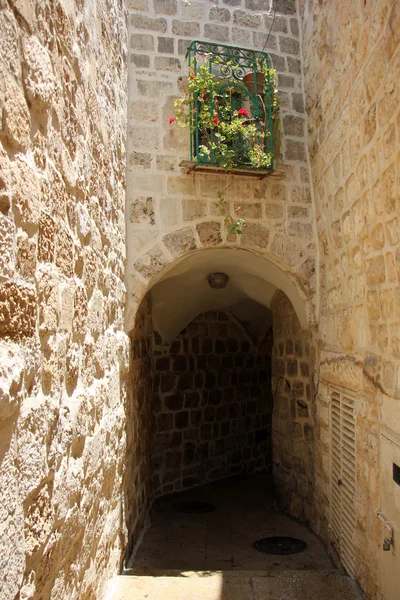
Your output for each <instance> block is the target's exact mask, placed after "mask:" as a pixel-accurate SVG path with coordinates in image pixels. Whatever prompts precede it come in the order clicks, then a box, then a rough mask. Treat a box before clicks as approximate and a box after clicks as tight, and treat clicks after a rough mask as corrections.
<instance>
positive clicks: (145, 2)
mask: <svg viewBox="0 0 400 600" xmlns="http://www.w3.org/2000/svg"><path fill="white" fill-rule="evenodd" d="M128 8H129V9H130V10H149V0H128Z"/></svg>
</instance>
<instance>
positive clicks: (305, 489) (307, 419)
mask: <svg viewBox="0 0 400 600" xmlns="http://www.w3.org/2000/svg"><path fill="white" fill-rule="evenodd" d="M271 309H272V315H273V319H272V323H273V340H274V345H273V351H272V392H273V395H274V405H273V417H272V444H273V476H274V486H275V489H276V493H277V495H278V499H279V503H280V506H281V507H282V508H283V509H284V510H287V511H289V512H290V514H291V515H293V516H294V517H297V518H299V519H302V520H305V521H307V522H308V523H309V522H310V521H311V517H312V503H313V487H314V485H313V484H314V418H313V413H314V408H315V407H314V393H313V387H312V369H313V365H314V356H313V354H314V350H313V347H312V344H311V338H310V333H309V332H307V331H303V330H302V329H301V327H300V324H299V320H298V318H297V316H296V313H295V311H294V309H293V306H292V305H291V303H290V301H289V299H288V298H287V297H286V296H285V294H284V293H283V292H280V291H279V292H276V293H275V296H274V298H273V300H272V303H271Z"/></svg>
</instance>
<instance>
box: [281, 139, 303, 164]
mask: <svg viewBox="0 0 400 600" xmlns="http://www.w3.org/2000/svg"><path fill="white" fill-rule="evenodd" d="M284 156H285V159H286V160H301V161H303V162H305V161H306V151H305V147H304V143H303V142H297V141H295V140H290V139H286V140H285V142H284Z"/></svg>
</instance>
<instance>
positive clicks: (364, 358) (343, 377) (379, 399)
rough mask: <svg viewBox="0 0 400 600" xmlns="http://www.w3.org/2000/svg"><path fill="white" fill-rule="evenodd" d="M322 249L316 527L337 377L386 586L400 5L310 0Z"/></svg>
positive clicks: (366, 550) (361, 503) (365, 546)
mask: <svg viewBox="0 0 400 600" xmlns="http://www.w3.org/2000/svg"><path fill="white" fill-rule="evenodd" d="M300 12H301V15H302V29H303V58H304V74H305V81H304V87H305V90H307V100H306V108H307V113H308V131H309V150H310V159H311V170H312V174H313V190H314V197H315V205H316V211H317V214H316V216H317V229H318V240H319V248H320V272H319V279H320V293H319V297H320V328H319V336H320V344H319V346H320V351H319V356H318V362H317V369H318V370H319V373H320V385H319V394H318V402H317V405H318V411H317V416H318V429H317V436H316V440H317V456H318V457H319V458H318V460H317V462H316V486H317V487H316V501H315V505H316V507H317V511H316V515H315V524H316V525H315V526H316V528H317V530H319V531H320V532H321V533H322V535H324V537H325V539H326V540H329V529H328V526H329V520H330V513H329V482H330V473H329V403H330V394H331V385H332V384H335V385H339V386H341V387H342V388H344V389H348V390H351V391H352V392H354V393H355V395H356V420H357V421H356V422H357V430H356V440H357V449H356V451H357V469H356V470H357V481H356V487H357V497H356V519H357V522H356V532H355V545H356V577H357V579H358V581H359V582H360V584H361V586H362V588H363V589H364V590H365V591H366V593H367V595H368V597H369V598H375V597H376V594H377V593H378V588H379V574H378V568H379V557H380V554H382V552H381V543H382V537H381V535H382V533H381V526H380V524H379V523H378V522H377V519H376V518H375V517H374V511H375V510H376V509H377V507H378V506H379V505H380V498H381V493H382V494H384V493H385V492H384V491H383V490H382V491H381V489H380V472H381V467H380V455H379V445H380V444H379V442H380V439H379V438H380V434H381V432H382V430H383V429H384V428H387V429H390V430H392V431H393V432H394V433H395V434H399V433H400V424H399V419H398V418H397V412H398V397H399V379H398V373H399V368H400V341H399V340H400V293H399V280H400V271H399V265H400V250H399V242H400V227H399V214H400V204H399V197H400V196H399V183H400V170H399V166H400V155H399V140H400V108H399V107H400V47H399V42H400V9H399V3H398V2H396V1H394V0H382V1H380V2H370V1H368V0H366V1H364V2H317V1H316V0H315V1H313V0H300Z"/></svg>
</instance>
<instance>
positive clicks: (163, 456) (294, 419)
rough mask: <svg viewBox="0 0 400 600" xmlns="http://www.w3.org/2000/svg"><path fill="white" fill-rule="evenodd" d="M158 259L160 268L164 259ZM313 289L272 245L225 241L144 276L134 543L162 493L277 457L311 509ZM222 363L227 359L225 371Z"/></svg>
mask: <svg viewBox="0 0 400 600" xmlns="http://www.w3.org/2000/svg"><path fill="white" fill-rule="evenodd" d="M154 247H155V246H154ZM154 247H153V248H154ZM150 255H151V252H150ZM153 256H154V255H153ZM152 266H153V268H154V269H155V271H157V269H159V263H157V265H155V263H154V262H153V263H152V262H150V263H149V269H151V267H152ZM216 271H219V272H221V271H222V272H225V273H226V274H227V275H228V276H229V281H228V285H227V287H226V288H225V289H219V290H214V289H211V288H210V286H209V284H208V280H207V275H208V274H209V273H211V272H216ZM149 274H150V271H149ZM308 292H309V290H307V289H306V288H305V286H304V285H302V282H301V277H300V276H299V275H298V273H295V272H294V271H293V269H291V268H290V267H289V266H286V267H285V268H284V269H283V268H282V267H280V265H279V262H278V260H277V259H276V257H271V256H269V255H267V254H266V253H265V252H264V254H263V253H261V252H256V251H254V249H249V248H245V247H240V248H237V247H236V248H235V247H229V246H220V247H217V248H209V249H203V250H197V251H191V252H187V253H185V255H184V256H182V257H180V258H178V259H176V260H174V261H173V262H171V263H170V264H168V265H166V266H164V268H163V269H162V270H159V271H158V272H156V274H155V276H154V277H152V279H151V280H150V283H149V285H148V287H147V289H146V288H145V285H144V284H142V286H141V287H140V286H138V287H137V289H136V293H137V294H138V296H137V302H138V303H139V302H140V304H139V309H138V310H137V311H136V319H135V327H134V328H133V330H132V332H131V339H132V356H131V382H132V386H131V390H130V396H129V399H128V402H129V406H128V415H129V414H130V415H131V416H130V417H129V416H128V424H127V448H128V456H127V475H126V488H125V494H126V496H125V501H126V502H125V504H126V523H127V529H128V537H129V541H130V543H129V548H128V553H130V552H131V550H132V549H133V547H134V546H135V545H136V544H137V543H138V541H139V540H140V535H141V531H142V530H143V528H144V526H145V523H146V519H147V514H148V510H149V507H150V505H151V502H152V501H153V500H154V499H155V497H157V495H160V494H163V493H168V492H170V491H177V490H180V489H182V488H185V487H188V486H189V487H190V486H191V485H197V484H199V483H203V482H204V481H208V480H210V478H211V479H213V478H217V477H220V478H221V477H225V476H227V475H229V474H230V473H234V472H238V470H240V469H247V470H249V471H251V470H252V469H267V470H268V469H269V470H272V468H273V469H274V472H275V477H276V480H277V483H278V490H279V492H280V495H281V497H283V498H284V497H286V500H287V502H286V503H285V507H286V508H287V509H288V510H290V511H292V512H293V514H294V515H296V516H299V517H302V518H306V519H308V517H309V510H308V512H307V509H306V506H307V505H309V504H310V502H311V496H312V454H313V452H312V446H313V438H312V431H313V423H312V411H311V410H309V409H308V404H309V403H310V401H311V398H312V392H311V388H312V381H311V373H312V363H313V353H312V351H311V338H310V325H311V323H312V319H313V309H312V302H311V301H310V297H309V294H308ZM272 328H273V329H272ZM272 331H273V334H272ZM211 332H212V333H211ZM273 335H274V336H276V339H275V340H274V343H273ZM272 343H273V346H272ZM203 350H204V351H203ZM207 355H208V356H207ZM243 365H246V366H245V369H244V367H243ZM249 365H251V366H249ZM244 370H245V371H246V372H245V373H244ZM219 371H221V372H223V371H225V374H224V375H221V378H220V379H219V376H218V373H219ZM265 373H268V376H267V379H265ZM236 382H238V386H237V389H235V393H234V394H232V393H231V392H229V390H232V389H233V387H234V386H235V384H236ZM252 382H253V384H254V385H253V387H251V383H252ZM260 382H261V383H262V384H260ZM247 383H248V384H249V385H247ZM274 388H275V389H274ZM274 395H275V406H274V402H273V396H274ZM236 396H237V398H236ZM224 398H225V399H226V402H225V400H224ZM233 400H234V401H233ZM225 404H226V405H225ZM231 405H232V406H231ZM233 405H234V406H233ZM229 411H231V412H229ZM241 411H243V414H241ZM273 412H274V424H273V423H272V413H273ZM247 413H249V414H247ZM228 415H230V417H228ZM242 417H243V418H242ZM246 419H247V420H246ZM203 421H204V422H203ZM245 421H246V422H245ZM232 431H234V432H235V433H234V434H232V433H231V432H232ZM271 432H274V433H273V435H272V433H271ZM203 437H204V439H203ZM210 440H211V445H210ZM239 440H240V441H239ZM272 446H274V452H275V457H276V460H275V459H274V465H272V458H271V449H272ZM210 448H211V450H210ZM202 451H203V453H204V454H203V455H201V452H202ZM260 453H261V454H262V456H261V455H260ZM210 454H211V455H210ZM203 462H204V464H203ZM200 467H201V468H200ZM295 471H296V476H295V477H294V476H293V474H294V472H295ZM297 471H298V472H297ZM291 475H292V477H291Z"/></svg>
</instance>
